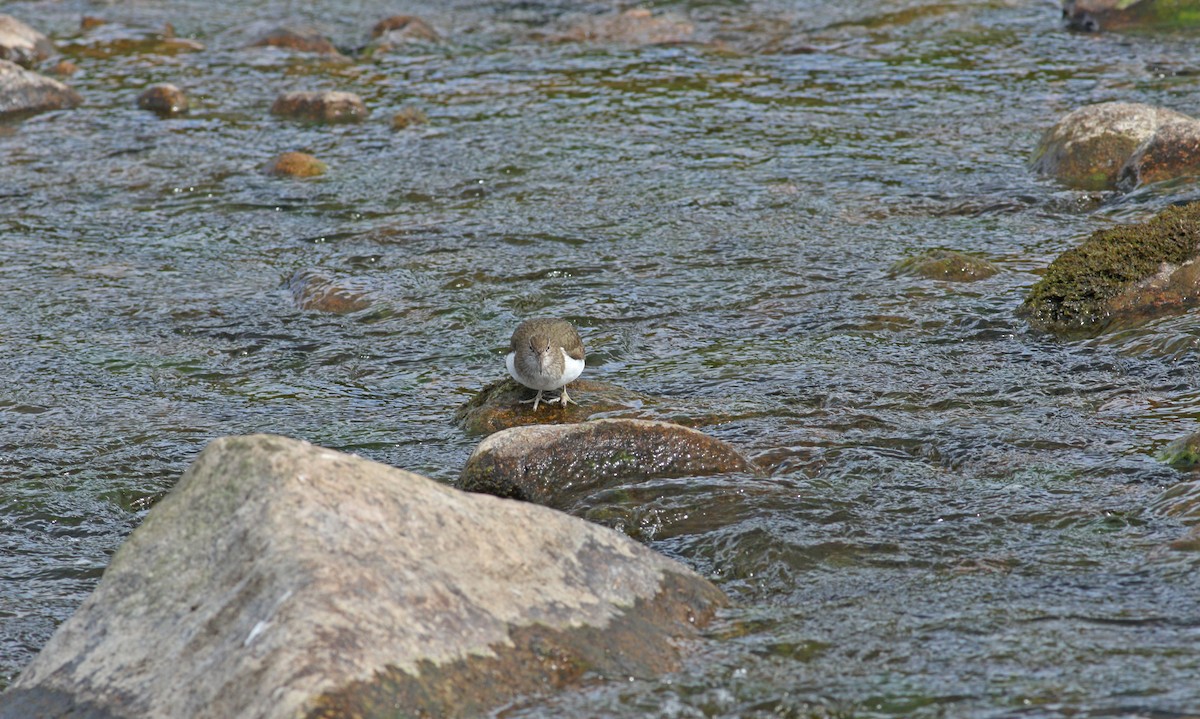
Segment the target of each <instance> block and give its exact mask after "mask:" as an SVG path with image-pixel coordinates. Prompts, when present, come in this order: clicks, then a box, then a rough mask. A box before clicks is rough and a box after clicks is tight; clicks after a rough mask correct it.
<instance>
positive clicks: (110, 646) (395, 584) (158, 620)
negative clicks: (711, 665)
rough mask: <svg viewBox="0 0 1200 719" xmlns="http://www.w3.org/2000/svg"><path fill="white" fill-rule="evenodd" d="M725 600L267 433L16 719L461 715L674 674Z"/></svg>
mask: <svg viewBox="0 0 1200 719" xmlns="http://www.w3.org/2000/svg"><path fill="white" fill-rule="evenodd" d="M723 602H724V597H723V595H722V594H721V592H720V591H719V590H717V589H716V588H715V587H714V586H713V585H712V584H710V583H709V582H707V581H706V580H704V579H702V578H701V577H699V576H697V575H696V574H694V573H692V572H691V571H689V570H688V569H687V568H685V567H683V566H682V565H680V564H678V563H676V562H674V561H671V560H669V559H666V558H665V557H662V556H660V555H658V554H655V553H654V552H652V551H650V550H649V549H646V548H645V547H643V546H641V545H639V544H637V543H635V542H633V541H632V540H630V539H629V538H627V537H625V536H624V535H621V534H617V533H615V532H612V531H610V530H607V529H604V528H602V527H599V526H596V525H592V524H589V523H587V522H584V521H582V520H578V519H574V518H572V517H568V516H566V515H563V514H560V513H558V512H555V511H552V510H549V509H546V508H544V507H539V506H536V505H531V504H524V503H519V502H512V501H506V500H502V499H497V498H495V497H489V496H484V495H473V494H468V493H464V492H460V491H457V490H454V489H451V488H449V487H446V486H443V485H441V484H438V483H436V482H433V481H432V480H429V479H426V478H424V477H421V476H419V475H416V474H412V473H410V472H405V471H403V470H399V469H394V468H392V467H388V466H385V465H381V464H377V463H374V462H370V461H367V460H364V459H361V458H358V457H354V456H352V455H346V454H342V453H339V452H334V451H331V450H327V449H322V448H320V447H315V446H313V445H310V444H307V443H305V442H300V441H296V440H291V439H286V438H282V437H275V436H269V435H254V436H247V437H229V438H224V439H219V440H216V441H214V442H213V443H212V444H211V445H209V447H208V448H207V449H205V450H204V452H203V453H202V454H201V455H200V456H199V458H197V460H196V461H195V463H194V464H193V465H192V467H191V468H189V469H188V471H187V472H186V473H185V474H184V476H183V477H182V479H181V480H180V481H179V484H178V485H177V486H176V487H175V489H174V491H172V492H171V494H170V495H168V496H167V497H165V498H164V499H163V500H162V501H161V502H159V503H158V505H157V506H155V507H154V508H153V509H152V510H151V511H150V512H149V513H148V514H147V516H146V518H145V521H144V522H143V523H142V526H140V527H139V528H138V529H137V530H136V531H135V532H133V534H132V535H130V537H129V539H128V540H127V541H126V542H125V544H124V545H123V546H122V547H121V548H120V550H119V551H118V552H117V553H116V555H115V556H114V557H113V559H112V562H111V564H110V565H109V567H108V570H107V571H106V572H105V574H104V577H103V579H102V580H101V582H100V585H99V586H98V587H97V588H96V590H95V591H94V592H93V593H92V595H91V596H90V597H88V599H87V600H86V601H85V602H84V603H83V605H82V606H81V607H80V608H79V610H78V611H77V612H76V613H75V614H74V616H72V617H71V618H70V619H68V620H67V621H66V622H65V623H64V624H63V625H62V626H61V627H60V628H59V630H58V631H57V632H56V633H55V634H54V636H53V637H52V638H51V639H50V641H49V643H47V645H46V646H45V647H44V648H43V649H42V651H41V653H39V654H38V655H37V657H35V658H34V660H33V662H32V663H31V664H30V665H29V666H28V667H27V668H26V669H25V671H24V672H23V673H22V674H21V676H20V677H19V678H18V679H17V681H16V682H15V683H14V684H13V685H12V687H11V688H10V690H9V691H8V692H7V694H5V695H4V696H3V697H0V717H2V718H3V719H18V718H20V719H29V717H40V718H42V719H53V718H56V717H61V718H65V717H72V718H74V719H78V718H80V717H97V718H98V717H105V718H107V719H126V718H128V719H133V718H134V717H137V718H138V719H155V718H162V719H167V718H170V719H177V718H179V717H188V718H189V719H204V718H208V717H211V718H217V717H220V718H222V719H224V718H227V717H239V718H243V719H245V718H257V717H264V718H268V717H269V718H275V717H279V718H282V717H289V718H293V717H317V716H319V717H362V718H364V719H369V718H372V717H398V716H464V715H474V714H478V713H484V712H487V711H489V710H490V709H492V708H494V707H495V706H497V705H498V704H499V703H502V702H504V701H506V700H509V699H511V698H512V697H513V696H515V695H517V694H523V693H530V692H539V691H546V690H548V689H554V688H558V687H561V686H563V685H566V684H568V683H570V682H572V681H573V680H575V679H577V678H578V677H580V676H581V675H583V674H584V673H586V672H591V673H594V674H598V675H601V676H619V677H625V676H646V675H651V674H654V673H657V672H661V671H666V670H670V669H672V668H674V667H675V666H676V662H677V653H676V652H677V650H676V647H675V645H674V644H673V642H672V638H674V637H681V636H688V635H690V634H692V633H693V632H694V627H695V626H696V625H698V624H703V623H704V622H705V621H706V620H707V619H708V618H709V617H710V616H711V615H712V613H713V612H714V611H715V609H716V608H717V607H718V606H720V605H721V604H722V603H723Z"/></svg>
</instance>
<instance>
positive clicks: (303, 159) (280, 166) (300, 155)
mask: <svg viewBox="0 0 1200 719" xmlns="http://www.w3.org/2000/svg"><path fill="white" fill-rule="evenodd" d="M328 169H329V166H328V165H326V164H325V163H324V162H322V161H320V160H318V159H317V158H316V157H314V156H313V155H310V154H308V153H307V152H285V153H283V154H282V155H280V156H279V157H276V158H275V159H274V160H271V162H269V163H267V167H266V171H267V174H268V175H275V176H277V177H318V176H320V175H324V174H325V172H326V171H327V170H328ZM360 309H361V308H360Z"/></svg>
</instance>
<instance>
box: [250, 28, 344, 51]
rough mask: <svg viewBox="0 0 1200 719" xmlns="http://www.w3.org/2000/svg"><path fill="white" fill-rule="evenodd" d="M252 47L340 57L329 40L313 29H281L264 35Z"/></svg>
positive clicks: (251, 44)
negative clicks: (276, 48)
mask: <svg viewBox="0 0 1200 719" xmlns="http://www.w3.org/2000/svg"><path fill="white" fill-rule="evenodd" d="M250 47H278V48H283V49H285V50H295V51H297V52H312V53H317V54H319V55H338V56H340V55H341V54H342V53H341V52H339V51H338V49H337V48H336V47H334V46H333V43H332V42H331V41H330V40H329V38H327V37H325V36H324V35H322V34H321V33H320V32H318V31H317V30H316V29H315V28H311V27H279V28H275V29H274V30H271V31H270V32H268V33H266V34H264V35H262V36H261V37H259V38H258V39H257V40H255V41H254V42H252V43H250Z"/></svg>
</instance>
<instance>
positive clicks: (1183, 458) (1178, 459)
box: [1154, 432, 1200, 469]
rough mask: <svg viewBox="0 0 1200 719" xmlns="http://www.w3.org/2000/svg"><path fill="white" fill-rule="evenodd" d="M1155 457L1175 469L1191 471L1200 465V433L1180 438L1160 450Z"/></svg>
mask: <svg viewBox="0 0 1200 719" xmlns="http://www.w3.org/2000/svg"><path fill="white" fill-rule="evenodd" d="M1154 457H1155V459H1157V460H1158V461H1160V462H1163V463H1164V464H1169V465H1171V466H1172V467H1174V468H1175V469H1191V468H1193V467H1195V466H1196V465H1200V432H1196V433H1194V434H1189V435H1188V436H1186V437H1180V438H1179V439H1177V440H1175V441H1173V442H1171V443H1170V444H1168V445H1167V446H1166V447H1163V448H1162V449H1160V450H1159V451H1158V452H1157V453H1156V454H1155V455H1154Z"/></svg>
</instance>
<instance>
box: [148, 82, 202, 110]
mask: <svg viewBox="0 0 1200 719" xmlns="http://www.w3.org/2000/svg"><path fill="white" fill-rule="evenodd" d="M137 104H138V107H140V108H141V109H143V110H149V111H150V112H153V113H154V114H156V115H158V116H159V117H178V116H179V115H186V114H187V113H188V109H189V108H190V107H191V103H190V102H188V98H187V95H185V94H184V93H183V90H180V89H179V88H178V87H177V86H175V85H172V84H170V83H167V82H163V83H159V84H157V85H151V86H150V87H148V88H146V89H145V90H144V91H142V94H140V95H138V99H137Z"/></svg>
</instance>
